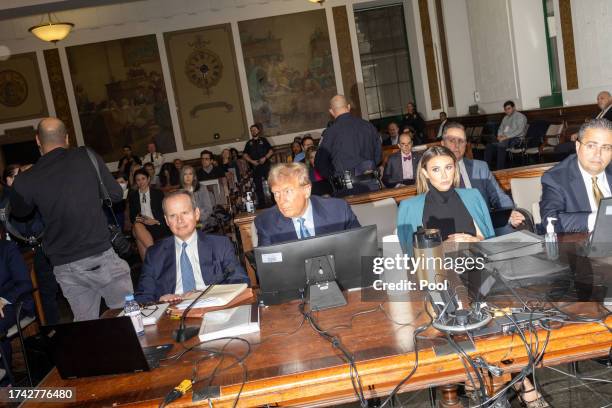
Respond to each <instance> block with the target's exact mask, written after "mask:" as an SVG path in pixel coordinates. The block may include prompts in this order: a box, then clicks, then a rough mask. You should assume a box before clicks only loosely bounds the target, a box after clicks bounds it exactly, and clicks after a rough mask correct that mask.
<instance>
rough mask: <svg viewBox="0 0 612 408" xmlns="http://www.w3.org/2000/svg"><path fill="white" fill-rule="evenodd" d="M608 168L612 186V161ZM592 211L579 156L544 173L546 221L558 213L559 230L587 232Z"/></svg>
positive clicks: (543, 202)
mask: <svg viewBox="0 0 612 408" xmlns="http://www.w3.org/2000/svg"><path fill="white" fill-rule="evenodd" d="M605 172H606V178H607V179H608V184H610V189H611V190H612V165H608V167H606V170H605ZM589 214H591V205H590V204H589V196H588V191H587V187H586V186H585V184H584V181H583V179H582V174H580V169H579V168H578V157H577V156H576V155H575V154H573V155H571V156H569V157H567V158H566V159H565V160H563V161H562V162H560V163H558V164H557V165H556V166H555V167H553V168H552V169H550V170H548V171H547V172H546V173H544V175H543V176H542V199H541V201H540V215H541V216H542V223H543V224H544V225H545V223H546V222H547V221H546V218H547V217H555V218H557V222H556V223H555V230H556V231H557V232H586V231H588V217H589Z"/></svg>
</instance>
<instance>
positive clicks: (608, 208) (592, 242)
mask: <svg viewBox="0 0 612 408" xmlns="http://www.w3.org/2000/svg"><path fill="white" fill-rule="evenodd" d="M583 250H584V252H583V254H584V255H585V256H587V257H591V258H598V257H609V256H611V254H612V197H608V198H603V199H602V200H601V201H600V202H599V209H598V210H597V218H595V227H594V229H593V232H592V233H591V234H590V236H589V238H588V239H587V240H586V242H585V243H584V248H583Z"/></svg>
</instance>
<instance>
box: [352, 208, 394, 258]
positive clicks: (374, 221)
mask: <svg viewBox="0 0 612 408" xmlns="http://www.w3.org/2000/svg"><path fill="white" fill-rule="evenodd" d="M351 209H352V210H353V212H354V213H355V215H356V216H357V219H358V220H359V223H360V224H361V225H362V226H366V225H376V228H377V234H378V237H377V238H378V247H379V248H382V239H383V237H384V236H386V235H392V234H393V231H394V230H395V227H396V224H397V203H396V202H395V200H394V199H393V198H391V197H389V198H385V199H384V200H378V201H372V202H369V203H363V204H353V205H351Z"/></svg>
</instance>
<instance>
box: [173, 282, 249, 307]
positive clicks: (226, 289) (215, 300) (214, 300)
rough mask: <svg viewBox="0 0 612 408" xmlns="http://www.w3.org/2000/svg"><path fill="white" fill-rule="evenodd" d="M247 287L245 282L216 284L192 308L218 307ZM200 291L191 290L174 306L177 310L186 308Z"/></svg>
mask: <svg viewBox="0 0 612 408" xmlns="http://www.w3.org/2000/svg"><path fill="white" fill-rule="evenodd" d="M246 288H247V284H246V283H233V284H228V285H216V286H215V287H214V288H212V289H211V290H210V291H209V292H208V293H207V294H206V295H205V296H204V297H202V299H200V300H198V301H197V302H196V304H195V305H193V308H194V309H197V308H199V307H219V306H225V305H227V304H228V303H229V302H231V301H232V300H234V299H235V298H236V296H238V295H240V294H241V293H242V292H243V291H244V290H245V289H246ZM199 294H200V292H193V293H191V294H190V295H189V296H187V297H185V298H184V299H185V300H183V301H182V302H181V303H179V304H178V305H176V306H175V308H177V309H179V310H184V309H186V308H187V307H188V306H189V305H190V304H191V302H193V300H194V299H195V298H196V297H198V295H199Z"/></svg>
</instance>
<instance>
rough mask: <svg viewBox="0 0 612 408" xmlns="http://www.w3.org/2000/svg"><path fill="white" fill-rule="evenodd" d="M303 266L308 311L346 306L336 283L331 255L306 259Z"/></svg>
mask: <svg viewBox="0 0 612 408" xmlns="http://www.w3.org/2000/svg"><path fill="white" fill-rule="evenodd" d="M304 266H305V269H306V282H307V284H308V302H309V303H310V310H323V309H330V308H332V307H338V306H344V305H346V299H345V298H344V296H343V295H342V291H341V290H340V287H339V286H338V283H337V282H336V273H335V262H334V256H333V255H326V256H319V257H316V258H309V259H306V261H305V262H304Z"/></svg>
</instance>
